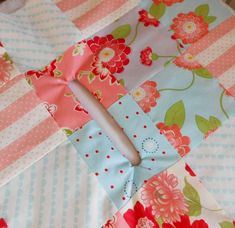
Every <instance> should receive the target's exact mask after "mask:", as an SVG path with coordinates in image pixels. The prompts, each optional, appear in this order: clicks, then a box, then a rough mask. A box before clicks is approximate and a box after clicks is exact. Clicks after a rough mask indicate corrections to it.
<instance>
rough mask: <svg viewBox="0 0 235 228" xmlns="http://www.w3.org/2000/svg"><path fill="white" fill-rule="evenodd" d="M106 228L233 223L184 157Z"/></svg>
mask: <svg viewBox="0 0 235 228" xmlns="http://www.w3.org/2000/svg"><path fill="white" fill-rule="evenodd" d="M119 213H121V215H122V216H123V217H121V216H120V215H118V216H116V215H114V218H116V219H113V222H110V221H111V220H109V221H108V222H109V223H106V224H104V225H103V228H108V227H115V228H119V227H121V226H119V225H118V220H122V219H124V221H125V222H126V225H125V227H126V228H127V227H130V228H136V227H138V228H146V227H148V228H149V227H150V228H199V227H200V228H210V227H213V228H223V227H234V225H233V222H232V221H231V220H230V219H229V218H228V217H226V216H225V215H224V211H223V210H222V209H221V208H220V207H219V206H218V204H217V203H216V202H215V201H214V199H213V198H212V197H211V195H210V193H209V192H208V191H207V190H206V189H205V188H204V187H203V185H202V184H201V183H200V181H199V180H198V178H197V176H196V175H195V173H194V172H193V171H192V170H191V168H190V167H189V166H188V165H187V164H186V163H185V162H183V161H182V160H181V161H180V162H178V163H177V164H175V165H173V166H172V167H170V168H168V169H167V170H165V171H163V172H161V173H159V174H157V175H155V176H153V177H152V178H150V179H149V180H147V181H146V182H145V183H144V185H143V186H142V188H140V189H139V191H138V192H137V193H136V194H135V195H134V196H133V198H132V200H131V201H130V202H129V203H128V204H127V205H125V206H124V207H123V208H122V209H121V210H120V211H119ZM110 223H111V224H110Z"/></svg>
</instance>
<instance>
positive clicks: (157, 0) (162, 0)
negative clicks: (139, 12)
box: [153, 0, 184, 6]
mask: <svg viewBox="0 0 235 228" xmlns="http://www.w3.org/2000/svg"><path fill="white" fill-rule="evenodd" d="M183 1H184V0H153V2H154V4H156V5H158V4H160V3H163V4H165V5H166V6H171V5H173V4H175V3H178V2H183Z"/></svg>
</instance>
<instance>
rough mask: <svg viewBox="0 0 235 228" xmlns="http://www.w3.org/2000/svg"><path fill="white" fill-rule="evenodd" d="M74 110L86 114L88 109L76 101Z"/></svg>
mask: <svg viewBox="0 0 235 228" xmlns="http://www.w3.org/2000/svg"><path fill="white" fill-rule="evenodd" d="M74 109H75V110H76V111H78V112H84V113H86V114H88V111H87V110H86V109H85V108H84V107H83V106H82V105H81V104H80V103H78V104H77V105H76V106H75V108H74Z"/></svg>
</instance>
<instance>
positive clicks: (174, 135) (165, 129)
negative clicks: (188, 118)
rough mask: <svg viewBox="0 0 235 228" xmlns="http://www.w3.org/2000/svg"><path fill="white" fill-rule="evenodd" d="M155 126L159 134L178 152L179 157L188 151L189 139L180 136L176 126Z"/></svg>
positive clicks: (162, 124) (160, 124)
mask: <svg viewBox="0 0 235 228" xmlns="http://www.w3.org/2000/svg"><path fill="white" fill-rule="evenodd" d="M156 126H157V128H158V129H160V134H163V135H164V136H165V137H166V138H167V140H168V142H169V143H170V144H171V145H172V146H173V147H174V148H175V149H176V150H177V151H178V153H179V155H180V156H181V157H183V156H185V155H186V154H187V153H188V152H189V151H190V147H189V144H190V138H189V137H188V136H182V134H181V132H180V128H179V126H178V125H176V124H173V125H172V126H166V125H165V124H164V123H158V124H157V125H156Z"/></svg>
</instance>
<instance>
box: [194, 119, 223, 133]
mask: <svg viewBox="0 0 235 228" xmlns="http://www.w3.org/2000/svg"><path fill="white" fill-rule="evenodd" d="M195 120H196V124H197V127H198V129H199V130H200V131H201V132H202V133H203V134H204V135H206V134H207V133H208V132H209V131H211V130H216V129H217V128H218V127H220V126H221V125H222V124H221V121H220V120H219V119H218V118H216V117H214V116H210V117H209V120H207V119H206V118H204V117H202V116H200V115H196V117H195Z"/></svg>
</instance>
